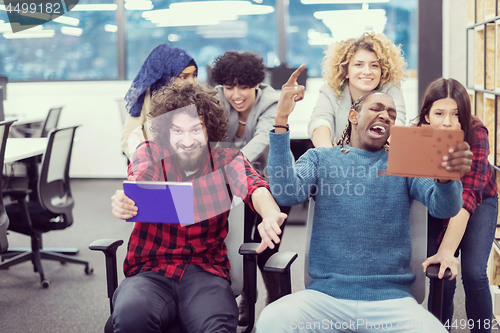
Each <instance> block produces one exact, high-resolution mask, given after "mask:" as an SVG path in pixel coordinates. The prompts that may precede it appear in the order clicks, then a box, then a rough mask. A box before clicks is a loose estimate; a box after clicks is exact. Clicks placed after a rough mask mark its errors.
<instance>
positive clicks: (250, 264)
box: [89, 197, 259, 333]
mask: <svg viewBox="0 0 500 333" xmlns="http://www.w3.org/2000/svg"><path fill="white" fill-rule="evenodd" d="M244 206H245V205H244V204H243V202H242V201H241V199H240V198H238V197H234V198H233V203H232V206H231V207H232V208H231V211H230V213H229V217H228V223H229V233H228V235H227V237H226V240H225V243H226V246H227V253H228V257H229V262H230V263H231V271H230V275H231V289H232V290H233V293H234V295H235V297H237V296H239V295H240V294H241V292H242V290H243V288H245V294H246V297H247V299H248V305H249V317H250V319H249V324H248V326H247V327H246V328H245V330H244V332H246V333H248V332H251V331H252V329H253V326H254V321H255V303H256V298H257V253H256V252H255V249H256V248H257V246H258V245H259V244H258V243H243V235H244V226H243V218H244V210H245V209H244ZM122 244H123V240H116V239H101V240H97V241H94V242H93V243H92V244H90V246H89V248H90V249H91V250H94V251H102V252H103V253H104V255H105V260H106V280H107V286H108V298H109V305H110V312H111V313H112V312H113V304H112V297H113V293H114V292H115V290H116V288H117V287H118V275H117V268H116V250H117V249H118V247H119V246H120V245H122ZM243 281H245V283H243ZM104 331H105V332H113V324H112V322H111V317H109V319H108V321H107V322H106V327H105V330H104ZM168 332H182V328H181V327H180V323H175V324H174V327H169V330H168Z"/></svg>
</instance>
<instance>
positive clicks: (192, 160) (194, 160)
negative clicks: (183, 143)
mask: <svg viewBox="0 0 500 333" xmlns="http://www.w3.org/2000/svg"><path fill="white" fill-rule="evenodd" d="M176 148H177V149H176V151H177V153H176V154H175V158H176V160H177V162H178V163H179V165H180V167H181V169H182V170H184V171H197V170H198V169H200V167H201V166H203V165H204V164H205V163H207V162H209V161H208V156H209V154H208V145H201V144H200V145H198V146H197V147H195V148H193V149H191V150H189V151H184V150H182V149H179V147H176Z"/></svg>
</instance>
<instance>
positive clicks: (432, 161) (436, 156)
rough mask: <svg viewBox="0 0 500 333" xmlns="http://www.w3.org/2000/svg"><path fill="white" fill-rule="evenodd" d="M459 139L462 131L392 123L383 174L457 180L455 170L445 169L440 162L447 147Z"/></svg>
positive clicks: (457, 142)
mask: <svg viewBox="0 0 500 333" xmlns="http://www.w3.org/2000/svg"><path fill="white" fill-rule="evenodd" d="M463 141H464V133H463V131H462V130H443V129H433V128H432V127H430V126H428V125H427V126H422V127H403V126H392V127H391V142H390V147H389V159H388V161H387V174H388V175H391V176H404V177H422V178H434V179H452V180H459V179H460V174H459V172H458V171H453V172H451V171H448V170H446V169H445V168H444V167H442V166H441V162H442V158H443V156H445V155H447V154H448V150H449V149H450V148H453V147H455V146H456V145H457V144H459V143H460V142H463Z"/></svg>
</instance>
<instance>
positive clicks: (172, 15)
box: [142, 1, 274, 27]
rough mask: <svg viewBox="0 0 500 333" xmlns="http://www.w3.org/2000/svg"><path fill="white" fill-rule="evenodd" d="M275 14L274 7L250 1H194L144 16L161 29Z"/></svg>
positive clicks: (213, 23) (144, 14) (146, 13)
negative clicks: (245, 16) (246, 16)
mask: <svg viewBox="0 0 500 333" xmlns="http://www.w3.org/2000/svg"><path fill="white" fill-rule="evenodd" d="M272 12H274V8H273V7H272V6H262V5H255V4H252V3H251V2H249V1H193V2H178V3H173V4H171V5H170V6H169V8H168V9H160V10H151V11H146V12H144V13H143V14H142V16H143V17H144V18H145V19H146V20H149V21H151V22H152V23H155V24H156V25H157V26H159V27H174V26H204V25H216V24H219V23H220V22H222V21H236V20H238V17H239V16H242V15H263V14H269V13H272Z"/></svg>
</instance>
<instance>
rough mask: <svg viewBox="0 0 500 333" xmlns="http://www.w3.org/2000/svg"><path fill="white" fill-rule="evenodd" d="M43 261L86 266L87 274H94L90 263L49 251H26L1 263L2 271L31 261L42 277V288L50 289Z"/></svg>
mask: <svg viewBox="0 0 500 333" xmlns="http://www.w3.org/2000/svg"><path fill="white" fill-rule="evenodd" d="M14 253H16V251H14ZM2 259H3V257H2ZM41 259H46V260H53V261H59V262H60V263H61V264H66V263H72V264H80V265H84V266H85V274H87V275H90V274H92V273H93V272H94V268H92V266H90V264H89V262H88V261H85V260H81V259H76V258H73V257H70V256H68V255H65V254H60V253H56V252H51V251H47V250H40V251H35V252H33V251H26V252H22V253H20V254H17V255H15V256H14V257H12V258H10V259H7V260H5V261H3V262H2V263H0V269H8V268H9V267H11V266H14V265H17V264H20V263H23V262H25V261H31V262H32V263H33V270H34V271H35V273H36V272H38V274H39V275H40V282H41V284H42V287H44V288H48V287H49V286H50V281H49V280H47V279H46V278H45V274H44V272H43V266H42V261H41Z"/></svg>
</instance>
